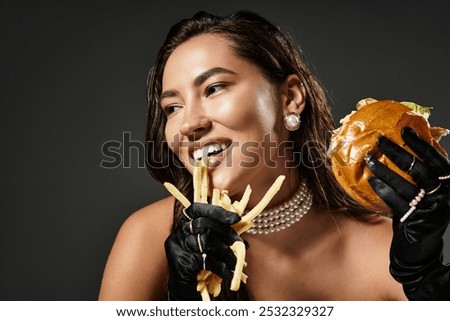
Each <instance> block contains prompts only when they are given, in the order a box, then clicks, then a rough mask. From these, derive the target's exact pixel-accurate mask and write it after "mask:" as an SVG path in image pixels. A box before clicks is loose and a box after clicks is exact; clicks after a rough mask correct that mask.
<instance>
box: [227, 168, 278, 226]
mask: <svg viewBox="0 0 450 321" xmlns="http://www.w3.org/2000/svg"><path fill="white" fill-rule="evenodd" d="M284 179H285V176H284V175H280V176H278V178H277V179H276V180H275V182H274V183H273V184H272V186H271V187H270V188H269V189H268V190H267V192H266V194H265V195H264V197H263V198H262V199H261V200H260V201H259V203H258V204H256V206H255V207H254V208H252V209H251V210H250V212H248V213H247V214H246V215H244V216H243V217H242V220H241V221H239V222H238V223H236V224H235V225H233V228H234V229H235V231H236V233H237V234H239V235H241V234H242V233H244V232H245V231H247V230H249V229H250V228H251V227H252V226H253V222H252V220H254V219H255V217H256V216H258V215H259V214H260V213H261V212H262V211H263V210H264V208H265V207H266V206H267V204H269V203H270V201H271V200H272V198H273V197H274V196H275V194H276V193H277V192H278V191H279V190H280V188H281V185H283V181H284Z"/></svg>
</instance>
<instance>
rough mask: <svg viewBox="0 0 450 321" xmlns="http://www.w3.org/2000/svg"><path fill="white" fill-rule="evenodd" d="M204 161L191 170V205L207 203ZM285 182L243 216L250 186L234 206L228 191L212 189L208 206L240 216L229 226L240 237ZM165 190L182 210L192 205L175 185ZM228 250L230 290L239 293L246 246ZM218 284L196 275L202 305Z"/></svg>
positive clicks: (202, 274)
mask: <svg viewBox="0 0 450 321" xmlns="http://www.w3.org/2000/svg"><path fill="white" fill-rule="evenodd" d="M203 159H204V160H203V161H202V160H201V161H197V162H196V164H195V166H194V173H193V184H194V203H208V191H209V176H208V158H207V157H204V158H203ZM284 178H285V176H283V175H280V176H279V177H278V178H277V179H276V180H275V182H274V183H273V184H272V186H271V187H270V188H269V189H268V190H267V192H266V194H265V195H264V197H263V198H262V199H261V200H260V201H259V203H258V204H257V205H256V206H255V207H254V208H253V209H251V210H250V211H249V212H248V213H246V214H245V215H244V213H245V208H246V207H247V204H248V201H249V199H250V195H251V192H252V190H251V188H250V186H249V185H247V188H246V189H245V192H244V194H243V196H242V198H241V200H240V201H234V202H232V201H231V199H230V197H229V196H228V191H227V190H219V189H217V188H213V191H212V196H211V204H212V205H217V206H221V207H222V208H224V209H225V210H227V211H230V212H234V213H237V214H238V215H240V216H242V219H241V220H240V221H239V222H238V223H236V224H234V225H233V226H232V228H233V229H234V230H235V231H236V233H237V234H238V235H241V234H242V233H244V232H245V231H247V230H249V229H250V228H251V227H252V226H253V219H255V217H256V216H258V215H259V214H260V213H261V212H262V211H263V210H264V208H265V207H266V206H267V205H268V204H269V202H270V201H271V200H272V198H273V197H274V196H275V194H276V193H277V192H278V191H279V190H280V188H281V185H282V184H283V181H284ZM164 186H165V187H166V189H167V190H168V191H169V192H170V193H171V194H172V195H173V196H174V197H175V198H176V199H177V200H178V201H180V202H181V204H183V206H184V207H185V208H187V207H189V206H190V205H191V202H190V201H189V200H188V199H187V198H186V197H185V196H184V195H183V194H182V193H181V192H180V191H179V190H178V189H177V188H176V187H175V186H174V185H172V184H170V183H167V182H166V183H164ZM230 248H231V250H232V251H233V253H234V255H235V256H236V266H235V268H234V274H233V278H232V280H231V286H230V290H232V291H238V290H239V287H240V284H241V281H242V282H244V283H247V275H246V274H245V273H244V272H243V270H244V267H245V266H246V265H247V263H246V262H245V255H246V249H245V244H244V243H243V242H241V241H236V242H234V243H233V244H232V245H231V246H230ZM221 284H222V279H221V278H220V277H219V276H218V275H216V274H214V273H212V272H211V271H207V270H202V271H200V272H199V273H198V275H197V291H198V292H200V294H201V296H202V300H203V301H210V300H211V298H210V294H212V295H213V297H217V296H218V295H219V294H220V291H221V289H222V287H221Z"/></svg>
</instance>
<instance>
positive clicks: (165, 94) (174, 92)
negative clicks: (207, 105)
mask: <svg viewBox="0 0 450 321" xmlns="http://www.w3.org/2000/svg"><path fill="white" fill-rule="evenodd" d="M217 74H230V75H236V73H235V72H234V71H232V70H230V69H227V68H223V67H214V68H211V69H208V70H206V71H204V72H202V73H201V74H200V75H198V76H197V77H195V79H194V82H193V84H194V86H195V87H198V86H200V85H201V84H203V83H204V82H205V81H206V80H208V78H210V77H212V76H214V75H217ZM176 95H178V91H177V90H166V91H164V92H163V93H161V96H160V97H159V99H160V101H161V100H163V99H164V98H170V97H175V96H176Z"/></svg>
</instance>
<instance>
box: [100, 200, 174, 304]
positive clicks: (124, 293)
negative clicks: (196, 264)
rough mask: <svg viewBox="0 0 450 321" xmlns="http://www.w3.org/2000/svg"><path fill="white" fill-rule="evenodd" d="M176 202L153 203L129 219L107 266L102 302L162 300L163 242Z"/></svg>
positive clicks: (101, 290)
mask: <svg viewBox="0 0 450 321" xmlns="http://www.w3.org/2000/svg"><path fill="white" fill-rule="evenodd" d="M173 206H174V199H173V198H172V197H168V198H165V199H163V200H160V201H158V202H155V203H152V204H150V205H148V206H146V207H144V208H142V209H140V210H138V211H136V212H135V213H133V214H132V215H130V217H128V219H127V220H126V221H125V222H124V224H123V225H122V227H121V228H120V231H119V233H118V234H117V237H116V240H115V242H114V245H113V248H112V250H111V253H110V255H109V258H108V262H107V264H106V267H105V271H104V275H103V280H102V285H101V289H100V295H99V299H100V300H151V299H159V298H160V296H161V294H162V292H163V286H164V284H165V280H166V278H167V264H166V259H165V253H164V241H165V240H166V238H167V237H168V235H169V233H170V230H171V226H172V222H173Z"/></svg>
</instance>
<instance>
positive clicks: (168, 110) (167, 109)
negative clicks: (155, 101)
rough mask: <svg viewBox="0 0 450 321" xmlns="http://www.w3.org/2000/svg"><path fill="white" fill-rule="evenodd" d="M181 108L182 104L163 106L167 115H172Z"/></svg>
mask: <svg viewBox="0 0 450 321" xmlns="http://www.w3.org/2000/svg"><path fill="white" fill-rule="evenodd" d="M180 108H181V106H180V105H167V106H164V107H162V110H163V112H164V114H166V116H170V115H172V114H173V113H175V112H177V111H178V110H179V109H180Z"/></svg>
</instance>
